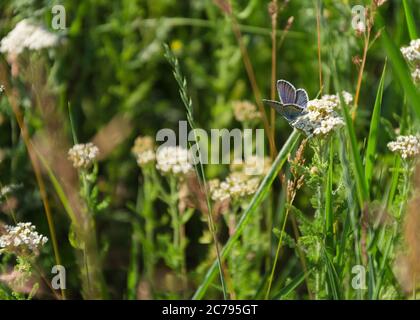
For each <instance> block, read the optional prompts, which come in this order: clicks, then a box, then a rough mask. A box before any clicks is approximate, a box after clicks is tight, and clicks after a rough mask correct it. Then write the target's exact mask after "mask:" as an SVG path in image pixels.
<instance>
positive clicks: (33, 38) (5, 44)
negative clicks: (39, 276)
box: [0, 20, 58, 55]
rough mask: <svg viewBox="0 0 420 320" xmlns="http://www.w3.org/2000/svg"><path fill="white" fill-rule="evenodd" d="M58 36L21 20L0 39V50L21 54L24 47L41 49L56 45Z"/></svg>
mask: <svg viewBox="0 0 420 320" xmlns="http://www.w3.org/2000/svg"><path fill="white" fill-rule="evenodd" d="M57 43H58V36H56V35H55V34H53V33H51V32H49V31H47V30H46V29H44V28H43V27H40V26H38V25H35V24H33V23H31V22H29V21H28V20H22V21H20V22H19V23H18V24H16V26H15V28H14V29H13V30H12V31H10V32H9V34H8V35H7V36H6V37H4V38H3V39H2V40H1V43H0V52H2V53H8V54H15V55H19V54H21V53H22V52H23V51H24V50H25V49H29V50H41V49H44V48H50V47H54V46H56V45H57Z"/></svg>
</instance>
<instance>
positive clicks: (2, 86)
mask: <svg viewBox="0 0 420 320" xmlns="http://www.w3.org/2000/svg"><path fill="white" fill-rule="evenodd" d="M4 90H6V89H5V87H4V85H2V84H1V85H0V94H2V93H3V92H4Z"/></svg>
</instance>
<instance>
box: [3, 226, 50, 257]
mask: <svg viewBox="0 0 420 320" xmlns="http://www.w3.org/2000/svg"><path fill="white" fill-rule="evenodd" d="M5 229H6V233H5V234H4V235H2V236H1V237H0V248H1V249H3V250H4V251H8V252H10V253H17V254H20V253H22V252H25V253H27V251H31V252H32V253H35V254H37V253H38V252H39V250H40V249H41V247H42V246H44V245H45V243H47V241H48V238H47V237H45V236H43V235H41V234H39V233H38V232H37V231H36V230H35V226H34V225H32V223H30V222H26V223H23V222H19V223H18V224H17V225H16V226H9V225H8V226H6V227H5Z"/></svg>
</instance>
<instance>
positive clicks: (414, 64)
mask: <svg viewBox="0 0 420 320" xmlns="http://www.w3.org/2000/svg"><path fill="white" fill-rule="evenodd" d="M401 53H402V55H403V56H404V58H405V60H407V62H408V63H409V64H410V66H411V69H412V73H411V77H412V78H413V81H414V83H416V84H420V39H416V40H412V41H411V42H410V45H409V46H408V47H402V48H401Z"/></svg>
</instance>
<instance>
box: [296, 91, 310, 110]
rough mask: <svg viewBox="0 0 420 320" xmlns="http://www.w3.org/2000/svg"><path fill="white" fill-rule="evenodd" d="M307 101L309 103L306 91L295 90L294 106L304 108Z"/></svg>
mask: <svg viewBox="0 0 420 320" xmlns="http://www.w3.org/2000/svg"><path fill="white" fill-rule="evenodd" d="M308 101H309V98H308V94H307V93H306V91H305V90H304V89H297V90H296V99H295V104H297V105H298V106H301V107H302V108H306V106H307V104H308Z"/></svg>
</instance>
